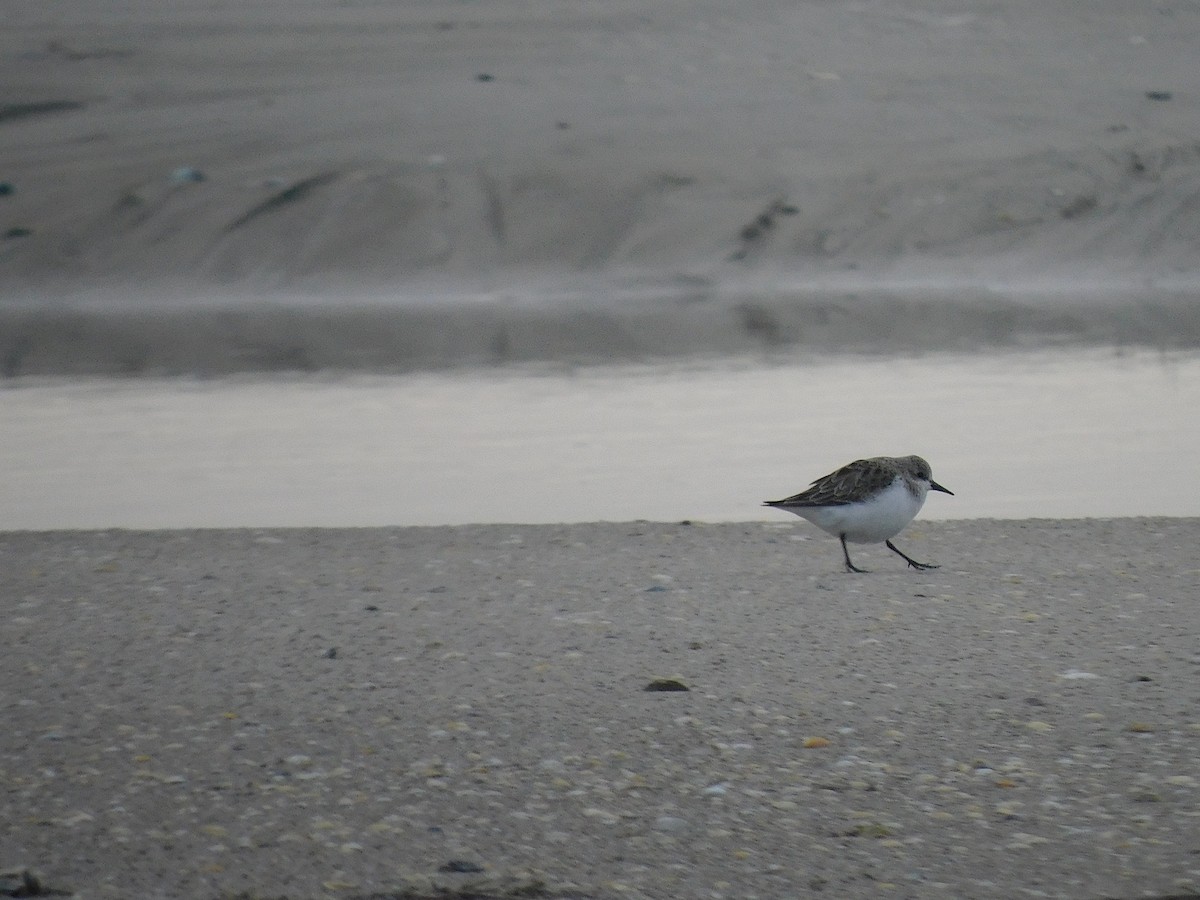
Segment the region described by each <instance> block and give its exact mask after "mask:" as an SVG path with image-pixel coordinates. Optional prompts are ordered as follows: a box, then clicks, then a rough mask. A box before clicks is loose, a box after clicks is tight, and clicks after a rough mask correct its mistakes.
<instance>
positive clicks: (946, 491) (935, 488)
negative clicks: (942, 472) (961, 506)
mask: <svg viewBox="0 0 1200 900" xmlns="http://www.w3.org/2000/svg"><path fill="white" fill-rule="evenodd" d="M929 489H930V490H931V491H941V492H942V493H943V494H949V495H950V496H951V497H953V496H954V491H952V490H949V489H948V488H944V487H942V486H941V485H940V484H938V483H937V482H936V481H931V482H929Z"/></svg>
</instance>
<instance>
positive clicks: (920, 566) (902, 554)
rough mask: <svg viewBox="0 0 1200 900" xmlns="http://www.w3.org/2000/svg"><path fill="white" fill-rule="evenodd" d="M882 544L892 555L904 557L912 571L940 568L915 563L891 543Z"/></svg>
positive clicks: (847, 559) (929, 564) (931, 564)
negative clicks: (897, 554)
mask: <svg viewBox="0 0 1200 900" xmlns="http://www.w3.org/2000/svg"><path fill="white" fill-rule="evenodd" d="M884 543H885V544H887V548H888V549H889V550H891V551H892V552H893V553H900V555H901V556H903V557H904V561H905V562H907V563H908V564H909V565H910V566H912V567H913V568H914V569H922V570H924V569H940V568H941V566H935V565H934V564H933V563H923V562H917V561H916V560H915V559H913V558H912V557H911V556H909V555H908V554H906V553H901V552H900V550H899V549H898V548H897V547H896V545H895V544H893V543H892V542H891V541H884ZM846 561H847V562H849V561H850V557H848V556H847V557H846Z"/></svg>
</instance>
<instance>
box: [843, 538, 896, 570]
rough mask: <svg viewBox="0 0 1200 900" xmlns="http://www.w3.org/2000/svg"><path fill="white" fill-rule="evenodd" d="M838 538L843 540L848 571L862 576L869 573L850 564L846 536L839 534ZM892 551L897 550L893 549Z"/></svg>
mask: <svg viewBox="0 0 1200 900" xmlns="http://www.w3.org/2000/svg"><path fill="white" fill-rule="evenodd" d="M838 537H840V538H841V539H842V555H843V556H844V557H846V571H847V572H858V573H860V574H862V575H865V574H866V572H867V570H866V569H860V568H859V567H858V566H856V565H855V564H854V563H852V562H850V551H849V550H847V549H846V536H845V535H844V534H839V535H838ZM892 549H895V548H894V547H893V548H892ZM896 552H897V553H899V552H900V551H899V550H896ZM909 562H912V560H911V559H910V560H909Z"/></svg>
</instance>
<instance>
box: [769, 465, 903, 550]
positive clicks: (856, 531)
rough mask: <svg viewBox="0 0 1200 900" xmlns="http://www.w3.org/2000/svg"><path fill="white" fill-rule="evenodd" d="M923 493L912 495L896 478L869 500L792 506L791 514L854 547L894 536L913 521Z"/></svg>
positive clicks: (901, 479) (876, 542) (899, 478)
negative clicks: (834, 504) (842, 536)
mask: <svg viewBox="0 0 1200 900" xmlns="http://www.w3.org/2000/svg"><path fill="white" fill-rule="evenodd" d="M925 494H926V491H924V490H919V489H918V493H917V494H916V495H914V494H913V493H912V491H910V490H909V489H908V486H907V485H906V484H905V483H904V479H903V478H902V477H900V476H896V480H895V481H893V482H892V483H891V484H890V485H889V486H888V487H887V488H885V489H884V490H882V491H880V492H879V493H878V494H876V495H875V496H874V497H872V498H871V499H869V500H864V501H861V502H858V503H847V504H845V505H843V506H813V507H808V508H802V507H792V508H790V509H789V510H788V511H789V512H794V513H795V514H796V515H798V516H802V517H803V518H805V519H808V521H810V522H812V523H813V524H814V525H816V526H817V527H818V528H820V529H822V530H823V531H827V532H829V533H830V534H832V535H842V534H844V535H845V536H846V540H848V541H850V542H852V543H855V544H878V543H880V542H882V541H886V540H888V539H889V538H892V537H895V536H896V535H898V534H899V533H900V532H901V531H903V530H904V526H905V525H907V524H908V523H909V522H911V521H912V520H913V516H915V515H916V514H917V513H918V512H920V510H921V507H922V506H923V505H924V503H925Z"/></svg>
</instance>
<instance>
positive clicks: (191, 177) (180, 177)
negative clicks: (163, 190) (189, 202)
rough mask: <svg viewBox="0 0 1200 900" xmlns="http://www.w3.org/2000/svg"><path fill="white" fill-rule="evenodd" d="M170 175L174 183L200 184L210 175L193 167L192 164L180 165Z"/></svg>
mask: <svg viewBox="0 0 1200 900" xmlns="http://www.w3.org/2000/svg"><path fill="white" fill-rule="evenodd" d="M170 177H171V182H172V183H174V184H199V183H200V182H201V181H204V180H205V178H207V177H208V176H206V175H205V174H204V173H203V172H201V171H200V170H199V169H193V168H192V167H191V166H180V167H179V168H178V169H176V170H175V171H173V172H172V173H171V176H170Z"/></svg>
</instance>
